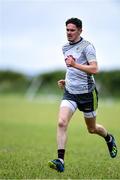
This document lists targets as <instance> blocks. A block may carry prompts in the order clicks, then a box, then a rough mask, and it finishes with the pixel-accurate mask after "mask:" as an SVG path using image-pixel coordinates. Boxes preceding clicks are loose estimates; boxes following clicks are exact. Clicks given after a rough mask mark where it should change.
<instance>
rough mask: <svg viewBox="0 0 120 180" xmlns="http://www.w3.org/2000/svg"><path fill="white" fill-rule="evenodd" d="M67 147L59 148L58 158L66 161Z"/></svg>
mask: <svg viewBox="0 0 120 180" xmlns="http://www.w3.org/2000/svg"><path fill="white" fill-rule="evenodd" d="M64 155H65V149H58V158H59V159H62V160H63V161H64Z"/></svg>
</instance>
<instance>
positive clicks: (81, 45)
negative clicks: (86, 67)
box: [62, 38, 96, 94]
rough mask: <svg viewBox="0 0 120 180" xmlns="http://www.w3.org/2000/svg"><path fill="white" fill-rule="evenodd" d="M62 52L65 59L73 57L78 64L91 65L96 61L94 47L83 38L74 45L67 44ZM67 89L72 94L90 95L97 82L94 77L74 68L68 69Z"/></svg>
mask: <svg viewBox="0 0 120 180" xmlns="http://www.w3.org/2000/svg"><path fill="white" fill-rule="evenodd" d="M62 50H63V54H64V57H65V59H66V58H67V56H69V55H72V56H73V57H74V58H75V61H76V63H78V64H89V62H91V61H96V51H95V48H94V46H93V45H92V44H91V43H90V42H88V41H86V40H84V39H83V38H81V39H80V41H79V42H77V43H74V44H69V43H67V44H66V45H64V46H63V48H62ZM65 88H66V89H67V90H68V92H69V93H71V94H83V93H89V92H91V91H92V90H93V89H94V88H95V80H94V77H93V75H90V74H88V73H86V72H83V71H81V70H79V69H76V68H74V67H67V72H66V77H65Z"/></svg>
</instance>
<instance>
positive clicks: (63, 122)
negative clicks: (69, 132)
mask: <svg viewBox="0 0 120 180" xmlns="http://www.w3.org/2000/svg"><path fill="white" fill-rule="evenodd" d="M58 127H60V128H66V127H67V119H66V118H65V117H61V118H59V121H58Z"/></svg>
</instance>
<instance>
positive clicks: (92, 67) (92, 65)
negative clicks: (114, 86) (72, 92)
mask: <svg viewBox="0 0 120 180" xmlns="http://www.w3.org/2000/svg"><path fill="white" fill-rule="evenodd" d="M66 65H67V66H71V67H74V68H76V69H79V70H81V71H84V72H86V73H88V74H97V73H98V65H97V61H96V60H94V59H93V60H91V61H90V62H89V64H78V63H76V61H75V59H74V58H73V57H72V56H68V57H67V59H66Z"/></svg>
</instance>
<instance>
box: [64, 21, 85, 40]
mask: <svg viewBox="0 0 120 180" xmlns="http://www.w3.org/2000/svg"><path fill="white" fill-rule="evenodd" d="M81 32H82V29H80V28H78V27H76V25H74V24H72V23H70V24H68V25H67V26H66V33H67V39H68V41H69V42H72V43H75V42H77V41H79V40H80V34H81Z"/></svg>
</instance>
